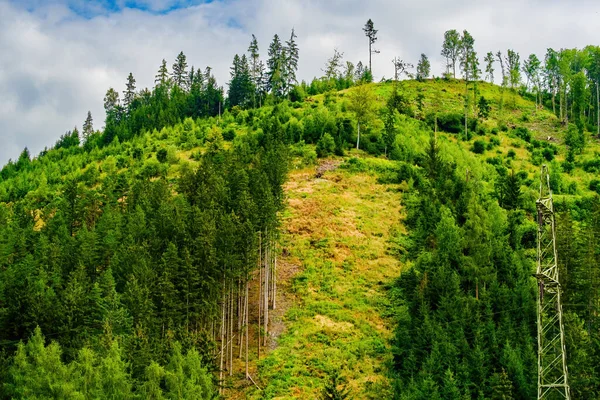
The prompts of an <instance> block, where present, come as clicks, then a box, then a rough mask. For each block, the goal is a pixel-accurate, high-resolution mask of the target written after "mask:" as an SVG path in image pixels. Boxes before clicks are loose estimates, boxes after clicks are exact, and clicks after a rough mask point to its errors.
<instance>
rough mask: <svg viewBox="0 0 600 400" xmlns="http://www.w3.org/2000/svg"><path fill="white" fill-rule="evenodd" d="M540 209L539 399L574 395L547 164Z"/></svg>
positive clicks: (567, 397) (538, 278)
mask: <svg viewBox="0 0 600 400" xmlns="http://www.w3.org/2000/svg"><path fill="white" fill-rule="evenodd" d="M536 206H537V213H538V235H537V272H536V274H535V276H536V278H537V280H538V288H539V296H538V299H537V306H538V307H537V328H538V396H537V398H538V400H540V399H544V400H554V399H569V400H570V399H571V390H570V388H569V380H568V371H567V352H566V348H565V328H564V324H563V315H562V303H561V299H560V296H561V286H560V282H559V279H558V266H557V254H556V233H555V227H554V206H553V203H552V191H551V190H550V176H549V174H548V167H547V166H546V165H544V166H542V176H541V184H540V198H539V199H538V200H537V201H536Z"/></svg>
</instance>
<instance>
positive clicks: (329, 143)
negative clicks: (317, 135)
mask: <svg viewBox="0 0 600 400" xmlns="http://www.w3.org/2000/svg"><path fill="white" fill-rule="evenodd" d="M334 150H335V141H334V140H333V137H332V136H331V135H330V134H329V133H326V134H324V135H323V137H322V138H321V139H319V141H318V142H317V156H318V157H327V156H329V155H331V154H332V153H333V152H334Z"/></svg>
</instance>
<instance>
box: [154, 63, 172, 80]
mask: <svg viewBox="0 0 600 400" xmlns="http://www.w3.org/2000/svg"><path fill="white" fill-rule="evenodd" d="M168 81H169V70H168V69H167V61H166V60H165V59H164V58H163V60H162V63H161V64H160V68H159V69H158V74H156V76H155V77H154V84H155V85H156V86H160V85H164V84H165V83H167V82H168Z"/></svg>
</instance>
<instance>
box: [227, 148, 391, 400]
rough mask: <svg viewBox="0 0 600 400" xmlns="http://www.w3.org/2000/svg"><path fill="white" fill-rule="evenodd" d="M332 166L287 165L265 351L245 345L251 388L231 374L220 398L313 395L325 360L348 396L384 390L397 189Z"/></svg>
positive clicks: (386, 390)
mask: <svg viewBox="0 0 600 400" xmlns="http://www.w3.org/2000/svg"><path fill="white" fill-rule="evenodd" d="M338 165H339V161H331V160H330V161H327V162H325V163H322V164H321V165H320V166H319V167H313V168H308V169H304V170H297V171H292V172H291V173H290V177H289V181H288V183H287V184H286V187H285V191H286V195H287V199H288V208H287V210H286V211H285V213H284V215H283V218H282V219H283V227H282V238H281V246H282V255H281V256H280V258H279V260H278V282H279V283H278V295H277V309H276V310H272V311H271V312H270V314H271V315H270V316H271V318H270V320H271V321H270V335H269V341H268V346H267V348H268V351H267V352H266V354H265V352H264V349H262V350H261V358H260V360H259V361H258V362H257V360H256V349H255V348H254V352H253V357H251V368H250V373H251V375H252V377H253V379H254V380H255V382H256V384H257V385H258V386H259V387H260V390H259V389H258V388H257V387H256V386H255V385H254V384H253V383H251V382H248V381H244V380H243V374H238V376H237V378H238V380H237V383H236V384H234V386H236V389H235V390H233V391H229V393H226V395H227V397H228V398H236V399H237V398H240V399H242V398H251V399H261V398H268V399H271V398H273V399H314V398H318V395H319V391H320V390H321V388H322V386H323V385H324V382H325V380H326V377H327V371H329V370H331V369H334V368H335V369H339V370H340V371H341V374H342V376H344V377H345V378H346V379H347V386H348V388H349V389H350V390H351V394H352V396H351V397H352V398H360V399H375V398H377V399H381V398H387V397H389V396H388V395H389V394H390V382H388V379H387V376H386V363H387V362H389V360H390V358H391V351H390V349H389V344H388V343H389V339H390V338H391V335H392V327H391V324H390V321H389V320H387V319H385V318H384V315H385V314H386V312H387V307H388V305H387V304H388V303H387V297H386V293H385V288H386V286H387V285H389V284H390V283H391V282H392V281H393V280H394V279H395V278H396V277H398V276H399V274H400V270H401V266H400V264H399V262H398V261H397V260H396V258H395V257H393V256H392V255H389V254H388V247H389V243H388V240H389V238H390V235H392V234H393V232H394V231H395V230H397V229H400V228H401V227H400V226H399V225H398V220H399V211H400V194H399V193H398V192H397V191H394V190H388V189H390V188H391V186H390V185H380V184H378V183H377V182H376V177H375V176H374V175H371V174H368V173H351V172H349V171H347V170H344V169H339V168H337V167H338ZM250 322H251V324H252V321H250ZM253 336H255V334H253V333H251V336H250V337H251V340H252V337H253ZM254 340H256V339H254ZM240 367H241V366H240Z"/></svg>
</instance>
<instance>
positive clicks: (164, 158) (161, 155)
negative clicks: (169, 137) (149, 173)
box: [156, 149, 168, 163]
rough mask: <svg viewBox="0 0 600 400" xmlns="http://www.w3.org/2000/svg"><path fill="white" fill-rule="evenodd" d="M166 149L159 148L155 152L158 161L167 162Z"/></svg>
mask: <svg viewBox="0 0 600 400" xmlns="http://www.w3.org/2000/svg"><path fill="white" fill-rule="evenodd" d="M167 155H168V154H167V149H160V150H158V151H157V152H156V159H157V160H158V162H160V163H165V162H167Z"/></svg>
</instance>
